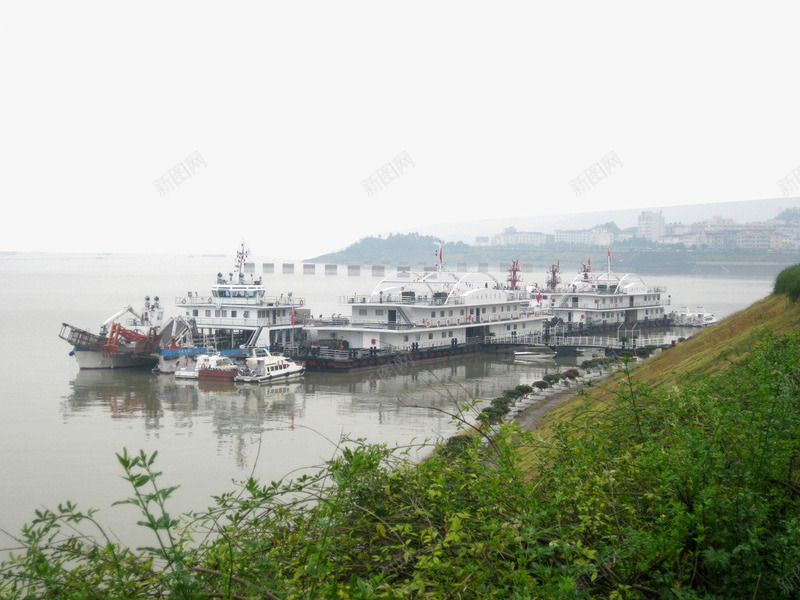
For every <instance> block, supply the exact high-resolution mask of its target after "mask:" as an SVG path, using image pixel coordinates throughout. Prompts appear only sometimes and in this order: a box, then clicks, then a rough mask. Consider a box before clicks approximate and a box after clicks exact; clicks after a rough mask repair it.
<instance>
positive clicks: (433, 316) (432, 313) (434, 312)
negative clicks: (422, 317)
mask: <svg viewBox="0 0 800 600" xmlns="http://www.w3.org/2000/svg"><path fill="white" fill-rule="evenodd" d="M435 318H436V311H435V310H432V311H431V319H435Z"/></svg>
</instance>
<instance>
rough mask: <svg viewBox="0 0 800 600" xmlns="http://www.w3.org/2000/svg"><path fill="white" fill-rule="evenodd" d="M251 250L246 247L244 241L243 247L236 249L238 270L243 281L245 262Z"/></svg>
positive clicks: (240, 279)
mask: <svg viewBox="0 0 800 600" xmlns="http://www.w3.org/2000/svg"><path fill="white" fill-rule="evenodd" d="M248 254H249V252H248V251H247V250H245V248H244V242H242V246H241V248H239V250H237V251H236V270H237V271H238V272H239V282H240V283H241V281H242V279H244V262H245V261H246V260H247V256H248Z"/></svg>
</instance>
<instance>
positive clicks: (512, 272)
mask: <svg viewBox="0 0 800 600" xmlns="http://www.w3.org/2000/svg"><path fill="white" fill-rule="evenodd" d="M506 281H508V287H509V289H511V290H517V289H519V288H518V287H517V284H518V283H519V282H521V281H522V277H520V276H519V260H514V261H513V262H512V263H511V267H510V268H509V269H508V279H506Z"/></svg>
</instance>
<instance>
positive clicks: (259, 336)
mask: <svg viewBox="0 0 800 600" xmlns="http://www.w3.org/2000/svg"><path fill="white" fill-rule="evenodd" d="M247 257H248V251H247V250H245V248H244V245H242V247H241V248H240V249H239V251H238V252H237V253H236V266H235V272H232V273H229V274H228V275H227V276H225V275H223V274H222V273H217V277H216V281H215V283H214V284H213V285H212V286H211V293H210V295H201V294H198V293H197V292H187V294H186V295H185V296H181V297H178V298H176V299H175V306H176V308H177V310H178V313H179V314H178V317H179V318H180V320H181V321H182V322H183V323H185V324H188V329H189V331H188V334H189V335H190V338H191V339H190V341H189V342H188V343H189V344H191V345H194V346H198V347H204V348H214V349H215V350H216V351H217V352H221V353H223V354H231V355H238V356H240V357H241V358H244V357H245V356H246V354H245V352H241V351H240V349H242V348H249V347H271V348H275V347H280V346H283V345H286V344H291V343H294V342H296V341H300V339H301V337H302V330H303V324H304V323H305V322H306V321H307V320H308V318H309V317H310V314H311V313H310V311H309V310H308V309H307V308H306V306H305V299H303V298H297V297H294V296H293V294H292V293H291V292H288V293H285V294H280V295H277V296H268V295H267V290H266V288H265V286H264V282H263V280H262V279H261V278H260V277H256V276H255V275H254V274H253V272H252V271H253V265H252V264H251V263H247V262H246V261H247ZM248 271H249V272H248ZM181 333H182V335H183V336H184V338H183V339H178V337H177V336H176V338H175V339H174V340H167V339H165V340H164V344H165V348H164V350H168V349H170V348H169V346H175V345H178V344H181V345H183V342H184V339H185V336H186V335H187V327H182V328H181ZM183 347H185V346H183ZM164 354H165V355H169V353H168V352H164Z"/></svg>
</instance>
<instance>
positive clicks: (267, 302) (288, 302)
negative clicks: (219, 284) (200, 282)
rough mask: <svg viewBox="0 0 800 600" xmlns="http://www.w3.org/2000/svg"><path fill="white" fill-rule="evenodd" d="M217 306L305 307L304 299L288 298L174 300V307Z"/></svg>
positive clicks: (198, 297) (209, 297) (195, 297)
mask: <svg viewBox="0 0 800 600" xmlns="http://www.w3.org/2000/svg"><path fill="white" fill-rule="evenodd" d="M217 305H220V306H222V305H225V306H233V305H235V306H261V307H270V308H301V307H304V306H305V305H306V300H305V298H295V297H291V298H290V297H289V296H263V297H261V298H252V297H240V296H234V297H214V296H197V295H194V294H193V295H191V296H188V295H187V296H178V297H177V298H175V306H178V307H181V306H202V307H212V306H214V307H215V306H217Z"/></svg>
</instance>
